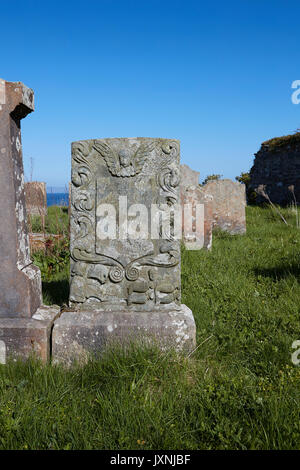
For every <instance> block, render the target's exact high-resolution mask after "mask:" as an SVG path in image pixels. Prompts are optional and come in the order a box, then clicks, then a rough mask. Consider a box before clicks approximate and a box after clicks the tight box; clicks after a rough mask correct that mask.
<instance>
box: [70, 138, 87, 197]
mask: <svg viewBox="0 0 300 470" xmlns="http://www.w3.org/2000/svg"><path fill="white" fill-rule="evenodd" d="M88 155H89V145H88V143H87V142H78V143H75V144H73V147H72V157H73V160H74V161H75V162H76V163H77V164H78V166H77V168H76V169H75V170H73V172H72V183H73V184H74V186H76V187H77V188H78V187H80V186H83V185H84V184H89V183H90V179H91V168H90V163H89V160H88Z"/></svg>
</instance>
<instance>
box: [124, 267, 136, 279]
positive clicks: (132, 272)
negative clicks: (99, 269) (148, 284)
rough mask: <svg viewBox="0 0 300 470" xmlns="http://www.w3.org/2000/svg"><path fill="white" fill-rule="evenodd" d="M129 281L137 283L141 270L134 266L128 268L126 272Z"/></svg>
mask: <svg viewBox="0 0 300 470" xmlns="http://www.w3.org/2000/svg"><path fill="white" fill-rule="evenodd" d="M125 274H126V278H127V279H128V281H136V280H137V279H138V277H139V270H138V269H137V268H135V267H134V266H128V268H126V271H125Z"/></svg>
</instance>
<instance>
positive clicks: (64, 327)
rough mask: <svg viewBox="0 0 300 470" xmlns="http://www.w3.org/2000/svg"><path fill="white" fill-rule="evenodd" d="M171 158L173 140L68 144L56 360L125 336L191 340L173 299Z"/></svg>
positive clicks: (175, 161)
mask: <svg viewBox="0 0 300 470" xmlns="http://www.w3.org/2000/svg"><path fill="white" fill-rule="evenodd" d="M179 158H180V150H179V142H178V141H176V140H167V139H147V138H130V139H126V138H120V139H103V140H87V141H79V142H75V143H73V144H72V191H71V285H70V308H71V309H72V310H71V311H66V312H64V313H63V314H62V316H61V317H60V318H59V319H58V320H57V321H56V322H55V325H54V329H53V343H52V352H53V357H54V360H55V361H57V362H65V363H70V362H72V361H73V360H74V359H77V360H81V359H82V358H85V357H86V356H87V355H88V353H90V352H92V353H97V352H101V351H103V349H104V348H105V347H106V345H107V344H111V343H113V342H121V343H124V342H126V341H128V340H132V339H142V340H146V341H151V339H153V338H154V339H155V340H156V341H157V342H158V343H159V344H161V345H163V346H164V347H165V346H166V345H173V346H174V347H175V348H177V349H183V350H190V349H191V348H193V347H194V345H195V322H194V318H193V315H192V312H191V310H190V309H189V308H188V307H186V306H185V305H182V304H181V301H180V300H181V283H180V237H181V207H180V201H179V183H180V171H179ZM167 222H170V224H169V226H168V223H167ZM178 222H180V228H178V227H177V224H178ZM176 227H177V228H178V230H177V229H176ZM178 234H179V237H178Z"/></svg>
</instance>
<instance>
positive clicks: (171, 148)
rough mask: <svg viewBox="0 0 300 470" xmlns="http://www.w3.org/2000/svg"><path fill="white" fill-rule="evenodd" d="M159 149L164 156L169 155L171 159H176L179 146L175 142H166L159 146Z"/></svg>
mask: <svg viewBox="0 0 300 470" xmlns="http://www.w3.org/2000/svg"><path fill="white" fill-rule="evenodd" d="M161 148H162V151H163V152H164V153H165V154H167V155H170V156H171V157H177V155H178V154H179V144H178V142H176V141H175V140H171V141H169V142H166V143H165V144H163V145H162V146H161Z"/></svg>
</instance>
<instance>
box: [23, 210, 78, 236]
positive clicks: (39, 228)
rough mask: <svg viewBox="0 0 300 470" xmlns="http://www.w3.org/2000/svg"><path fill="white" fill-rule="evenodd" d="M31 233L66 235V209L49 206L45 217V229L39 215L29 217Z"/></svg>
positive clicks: (67, 224) (67, 217) (67, 223)
mask: <svg viewBox="0 0 300 470" xmlns="http://www.w3.org/2000/svg"><path fill="white" fill-rule="evenodd" d="M29 217H30V219H29V226H30V227H31V229H30V231H31V232H46V233H53V234H67V233H68V227H69V215H68V207H62V206H50V207H48V209H47V215H46V217H45V228H44V227H43V224H42V218H41V217H40V216H39V215H32V216H29Z"/></svg>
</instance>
